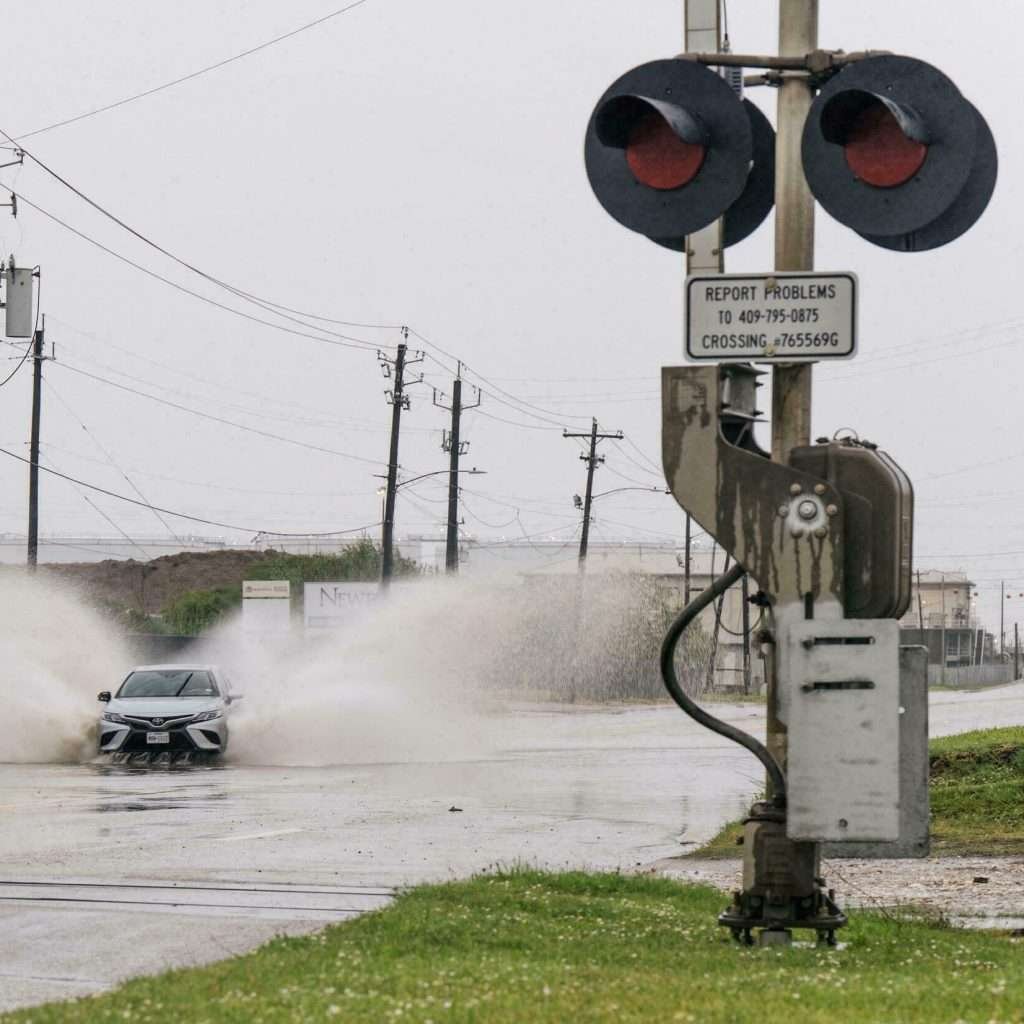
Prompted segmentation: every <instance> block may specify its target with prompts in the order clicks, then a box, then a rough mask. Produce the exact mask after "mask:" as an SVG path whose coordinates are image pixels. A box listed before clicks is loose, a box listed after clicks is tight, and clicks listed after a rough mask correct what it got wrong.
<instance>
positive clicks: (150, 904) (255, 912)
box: [0, 879, 394, 922]
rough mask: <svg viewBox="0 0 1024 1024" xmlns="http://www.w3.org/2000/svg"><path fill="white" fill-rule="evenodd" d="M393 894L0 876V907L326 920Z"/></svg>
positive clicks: (372, 906)
mask: <svg viewBox="0 0 1024 1024" xmlns="http://www.w3.org/2000/svg"><path fill="white" fill-rule="evenodd" d="M393 897H394V890H393V889H390V888H387V887H383V886H362V885H356V886H351V885H350V886H315V887H298V886H288V885H263V884H259V885H255V884H250V883H245V882H241V883H234V884H231V885H211V884H204V883H192V882H102V881H63V880H50V879H46V880H37V879H25V880H19V879H6V880H0V910H2V909H3V908H4V907H35V908H37V909H61V910H69V909H81V910H93V911H104V910H106V911H117V912H119V913H120V912H131V913H149V914H152V913H160V914H188V915H200V916H210V915H212V916H216V917H225V916H228V917H234V916H237V917H250V918H251V917H255V918H262V919H274V920H288V921H295V920H303V921H324V922H329V921H338V920H345V919H347V918H350V917H356V916H358V915H359V914H364V913H366V912H367V911H370V910H377V909H379V908H380V907H383V906H386V905H387V904H388V903H390V902H391V900H392V898H393Z"/></svg>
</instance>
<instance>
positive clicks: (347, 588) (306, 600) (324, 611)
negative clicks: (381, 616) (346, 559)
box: [302, 583, 381, 630]
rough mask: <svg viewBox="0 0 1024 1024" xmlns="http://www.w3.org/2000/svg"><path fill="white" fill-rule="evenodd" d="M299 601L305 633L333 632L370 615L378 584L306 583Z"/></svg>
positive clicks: (376, 599) (379, 595) (378, 588)
mask: <svg viewBox="0 0 1024 1024" xmlns="http://www.w3.org/2000/svg"><path fill="white" fill-rule="evenodd" d="M302 597H303V612H302V616H303V621H304V623H305V626H306V629H308V630H312V629H335V628H337V627H338V626H344V625H346V624H349V623H351V622H354V621H355V620H356V619H358V618H360V617H361V616H363V615H365V614H366V613H367V612H369V611H371V610H372V609H373V608H374V607H375V606H376V605H377V603H378V602H379V601H380V599H381V589H380V584H379V583H306V584H305V585H304V587H303V593H302Z"/></svg>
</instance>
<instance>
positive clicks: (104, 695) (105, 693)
mask: <svg viewBox="0 0 1024 1024" xmlns="http://www.w3.org/2000/svg"><path fill="white" fill-rule="evenodd" d="M96 699H97V700H101V701H103V703H104V704H107V703H109V701H110V691H109V690H100V692H99V696H98V697H97V698H96Z"/></svg>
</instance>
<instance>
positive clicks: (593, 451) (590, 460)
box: [562, 420, 623, 572]
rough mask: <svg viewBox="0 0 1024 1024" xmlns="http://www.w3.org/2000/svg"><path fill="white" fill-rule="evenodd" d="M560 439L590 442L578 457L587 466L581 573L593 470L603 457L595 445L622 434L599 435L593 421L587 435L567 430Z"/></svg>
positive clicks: (585, 559)
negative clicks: (581, 438) (583, 439)
mask: <svg viewBox="0 0 1024 1024" xmlns="http://www.w3.org/2000/svg"><path fill="white" fill-rule="evenodd" d="M562 437H583V438H588V439H589V440H590V450H589V451H588V452H585V453H583V454H581V455H580V458H581V459H582V460H583V461H584V462H585V463H586V464H587V492H586V497H584V499H583V532H582V533H581V534H580V555H579V571H580V572H583V571H584V569H585V568H586V564H587V547H588V545H589V544H590V508H591V505H592V504H593V501H594V470H595V469H596V468H597V466H598V463H601V462H604V456H603V455H598V454H597V443H598V441H605V440H614V441H621V440H622V437H623V434H622V431H621V430H617V431H616V432H615V433H614V434H599V433H598V432H597V420H593V421H592V423H591V426H590V432H589V433H586V434H571V433H569V431H568V430H563V431H562Z"/></svg>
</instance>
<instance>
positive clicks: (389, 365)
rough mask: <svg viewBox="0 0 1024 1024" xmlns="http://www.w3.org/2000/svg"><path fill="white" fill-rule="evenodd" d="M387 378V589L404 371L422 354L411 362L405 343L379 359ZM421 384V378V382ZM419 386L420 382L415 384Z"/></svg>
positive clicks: (405, 333)
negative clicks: (389, 379) (389, 382)
mask: <svg viewBox="0 0 1024 1024" xmlns="http://www.w3.org/2000/svg"><path fill="white" fill-rule="evenodd" d="M402 337H403V338H408V337H409V329H408V328H407V327H403V328H402ZM378 358H379V359H380V362H381V365H382V366H383V367H384V372H385V374H387V375H389V376H393V377H394V386H393V388H392V389H391V390H390V391H388V392H387V398H388V402H390V403H391V445H390V449H389V452H388V477H387V489H386V490H385V493H384V521H383V523H382V524H381V542H380V585H381V587H383V588H385V589H386V588H387V587H389V586H390V585H391V577H392V576H393V575H394V568H395V562H394V558H395V554H394V548H395V496H396V495H397V493H398V436H399V433H400V431H401V428H402V410H403V409H408V408H409V396H408V395H407V394H406V393H405V388H406V386H407V385H406V381H405V371H406V368H407V367H408V366H410V365H411V364H412V363H419V362H422V361H423V356H422V354H421V355H419V356H418V357H416V358H415V359H408V358H407V353H406V343H405V341H402V342H401V344H399V346H398V351H397V352H396V353H395V358H394V359H388V358H387V357H386V356H383V355H379V356H378ZM420 380H422V378H420ZM413 383H418V381H413Z"/></svg>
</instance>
